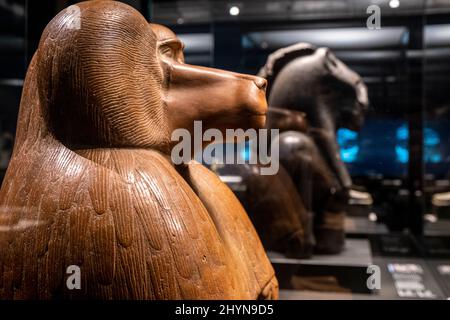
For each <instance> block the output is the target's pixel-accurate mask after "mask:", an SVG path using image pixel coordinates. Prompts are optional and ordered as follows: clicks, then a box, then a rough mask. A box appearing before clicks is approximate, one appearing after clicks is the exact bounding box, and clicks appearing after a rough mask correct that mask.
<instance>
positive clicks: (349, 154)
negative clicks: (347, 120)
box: [337, 128, 359, 163]
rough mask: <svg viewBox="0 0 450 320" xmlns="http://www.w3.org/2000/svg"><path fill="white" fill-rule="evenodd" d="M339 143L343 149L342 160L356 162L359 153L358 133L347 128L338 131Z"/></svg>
mask: <svg viewBox="0 0 450 320" xmlns="http://www.w3.org/2000/svg"><path fill="white" fill-rule="evenodd" d="M337 142H338V144H339V147H340V149H341V159H342V161H344V162H347V163H351V162H354V161H356V158H357V156H358V152H359V145H358V133H357V132H355V131H352V130H349V129H346V128H340V129H339V130H338V131H337Z"/></svg>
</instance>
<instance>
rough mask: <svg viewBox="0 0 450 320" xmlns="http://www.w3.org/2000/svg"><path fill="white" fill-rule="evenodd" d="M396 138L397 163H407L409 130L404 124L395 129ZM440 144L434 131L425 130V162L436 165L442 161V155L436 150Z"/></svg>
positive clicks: (437, 134)
mask: <svg viewBox="0 0 450 320" xmlns="http://www.w3.org/2000/svg"><path fill="white" fill-rule="evenodd" d="M396 137H397V145H396V146H395V153H396V155H397V161H398V162H400V163H407V162H408V160H409V151H408V138H409V130H408V127H407V125H406V124H404V125H402V126H401V127H399V128H397V132H396ZM440 142H441V138H440V136H439V133H438V132H437V131H436V130H434V129H431V128H425V130H424V137H423V144H424V148H425V150H424V158H425V162H430V163H438V162H441V161H442V155H441V153H440V151H439V149H438V147H439V143H440Z"/></svg>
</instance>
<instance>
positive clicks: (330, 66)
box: [317, 48, 338, 72]
mask: <svg viewBox="0 0 450 320" xmlns="http://www.w3.org/2000/svg"><path fill="white" fill-rule="evenodd" d="M317 53H318V55H319V56H320V59H321V61H322V63H323V66H324V67H325V69H326V70H327V71H330V72H331V71H333V70H335V69H336V68H337V66H338V60H337V58H336V56H335V55H334V53H333V52H332V51H331V50H330V49H329V48H319V49H318V50H317Z"/></svg>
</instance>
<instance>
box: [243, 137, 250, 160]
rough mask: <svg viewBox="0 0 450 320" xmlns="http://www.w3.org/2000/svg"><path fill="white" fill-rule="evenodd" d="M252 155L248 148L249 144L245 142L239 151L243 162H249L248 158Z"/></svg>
mask: <svg viewBox="0 0 450 320" xmlns="http://www.w3.org/2000/svg"><path fill="white" fill-rule="evenodd" d="M251 155H252V153H251V146H250V142H249V141H246V142H245V146H244V147H243V148H242V150H241V157H242V159H244V160H245V161H249V160H250V157H251Z"/></svg>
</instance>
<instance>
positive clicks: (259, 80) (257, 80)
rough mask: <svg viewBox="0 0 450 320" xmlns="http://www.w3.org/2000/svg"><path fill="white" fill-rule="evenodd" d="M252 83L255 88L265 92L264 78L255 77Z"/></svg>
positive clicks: (265, 82) (265, 83)
mask: <svg viewBox="0 0 450 320" xmlns="http://www.w3.org/2000/svg"><path fill="white" fill-rule="evenodd" d="M253 82H254V83H255V84H256V86H257V87H258V88H259V89H261V90H266V88H267V80H266V79H264V78H260V77H257V78H255V80H253Z"/></svg>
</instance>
